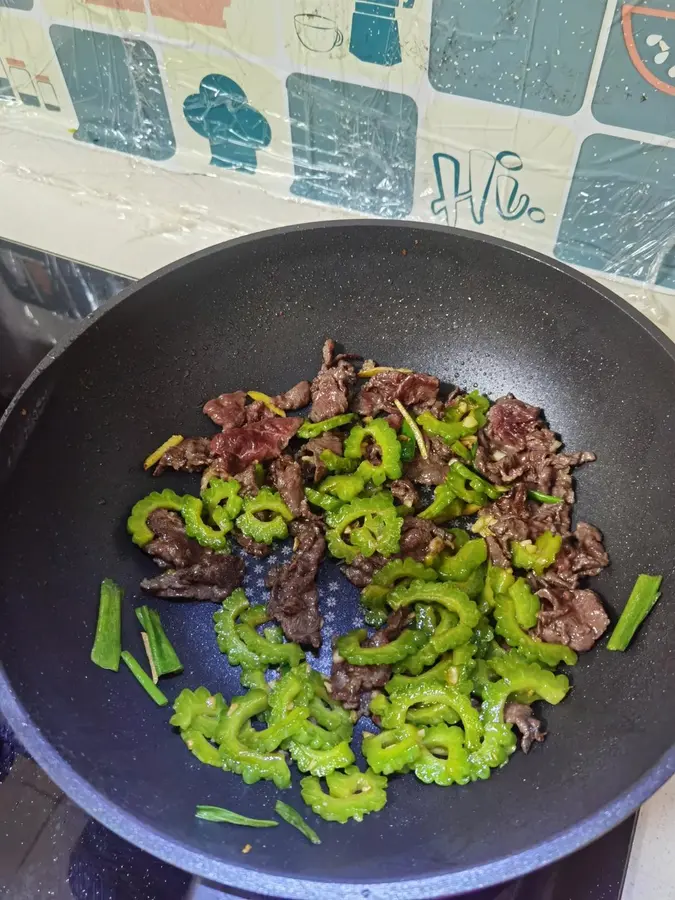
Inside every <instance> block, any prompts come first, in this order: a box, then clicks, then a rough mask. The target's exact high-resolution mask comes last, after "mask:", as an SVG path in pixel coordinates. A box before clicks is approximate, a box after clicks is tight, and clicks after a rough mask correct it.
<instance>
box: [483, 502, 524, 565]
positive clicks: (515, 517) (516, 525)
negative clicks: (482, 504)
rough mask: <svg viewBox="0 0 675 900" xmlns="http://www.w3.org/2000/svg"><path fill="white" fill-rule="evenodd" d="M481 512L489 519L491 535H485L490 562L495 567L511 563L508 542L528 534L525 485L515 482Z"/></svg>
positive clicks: (520, 539)
mask: <svg viewBox="0 0 675 900" xmlns="http://www.w3.org/2000/svg"><path fill="white" fill-rule="evenodd" d="M483 515H484V516H485V517H486V518H487V520H488V521H489V522H490V531H491V532H492V536H491V537H489V538H488V551H489V553H490V561H491V562H492V564H493V565H495V566H510V565H511V541H526V540H528V538H529V537H530V528H529V521H530V516H531V504H530V502H529V500H528V499H527V488H526V487H525V485H524V484H517V485H516V486H515V488H514V489H513V490H512V491H509V493H508V494H504V496H503V497H500V498H499V500H496V501H495V502H494V503H491V504H490V505H489V506H488V507H486V509H485V511H484V513H483Z"/></svg>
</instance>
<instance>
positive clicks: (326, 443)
mask: <svg viewBox="0 0 675 900" xmlns="http://www.w3.org/2000/svg"><path fill="white" fill-rule="evenodd" d="M324 450H330V451H331V452H332V453H335V455H336V456H342V437H341V436H340V435H339V434H337V432H335V431H327V432H326V433H325V434H320V435H319V437H316V438H311V440H309V441H307V443H306V444H303V445H302V447H301V448H300V450H298V452H297V454H296V459H297V460H298V462H299V463H300V465H301V466H302V471H303V475H304V476H305V478H306V479H307V480H308V481H312V482H313V483H314V484H318V483H319V482H320V481H323V479H324V478H325V477H326V475H327V474H328V469H327V468H326V465H325V463H324V462H323V461H322V459H321V454H322V453H323V451H324Z"/></svg>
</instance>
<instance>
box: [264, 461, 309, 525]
mask: <svg viewBox="0 0 675 900" xmlns="http://www.w3.org/2000/svg"><path fill="white" fill-rule="evenodd" d="M270 475H271V477H272V483H273V484H274V487H275V488H276V489H277V490H278V491H279V493H280V494H281V499H282V500H283V501H284V503H285V504H286V506H287V507H288V508H289V509H290V511H291V512H292V513H293V515H294V516H295V517H296V518H299V517H302V518H306V519H309V518H311V516H312V515H313V513H312V512H311V510H310V508H309V506H308V505H307V500H306V499H305V488H304V482H303V478H302V469H301V468H300V464H299V463H297V462H295V460H294V459H293V458H292V457H291V456H287V455H286V454H284V455H283V456H280V457H279V458H278V459H275V460H274V461H273V462H272V464H271V465H270Z"/></svg>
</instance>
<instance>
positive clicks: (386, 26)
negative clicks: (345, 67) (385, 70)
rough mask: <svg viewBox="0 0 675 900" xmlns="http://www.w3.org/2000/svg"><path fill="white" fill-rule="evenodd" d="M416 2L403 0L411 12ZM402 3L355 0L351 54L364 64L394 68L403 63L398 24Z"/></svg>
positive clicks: (404, 5)
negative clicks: (397, 15) (398, 14)
mask: <svg viewBox="0 0 675 900" xmlns="http://www.w3.org/2000/svg"><path fill="white" fill-rule="evenodd" d="M414 3H415V0H403V3H402V8H403V9H410V8H411V7H412V6H413V5H414ZM398 5H399V0H373V2H371V0H356V5H355V7H354V13H353V15H352V31H351V37H350V41H349V52H350V53H351V54H352V55H353V56H355V57H356V58H357V59H360V60H362V62H367V63H374V64H375V65H378V66H395V65H397V63H400V62H401V38H400V35H399V30H398V22H397V21H396V9H397V7H398Z"/></svg>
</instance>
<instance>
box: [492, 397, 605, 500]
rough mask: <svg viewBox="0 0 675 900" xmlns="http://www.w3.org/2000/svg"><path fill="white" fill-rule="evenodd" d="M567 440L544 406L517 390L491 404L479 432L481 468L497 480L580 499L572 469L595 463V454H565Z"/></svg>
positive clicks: (568, 498)
mask: <svg viewBox="0 0 675 900" xmlns="http://www.w3.org/2000/svg"><path fill="white" fill-rule="evenodd" d="M560 447H561V443H560V441H559V440H558V438H557V437H556V435H555V434H554V433H553V432H552V431H551V430H550V429H549V428H547V427H546V423H545V422H544V420H543V419H542V418H541V410H540V409H539V408H538V407H536V406H530V404H528V403H524V402H523V401H522V400H518V399H517V398H516V397H513V396H512V395H511V394H509V395H507V396H506V397H502V398H501V399H500V400H497V402H496V403H495V404H494V406H492V407H491V408H490V410H489V411H488V414H487V423H486V425H485V427H484V428H481V429H480V431H479V433H478V450H477V453H476V460H475V465H476V468H477V469H478V470H479V471H480V472H481V473H482V474H483V475H485V477H486V478H489V479H490V480H491V481H493V482H495V484H512V483H513V482H516V481H518V482H523V483H524V484H526V485H527V487H528V489H530V490H537V491H541V492H542V493H544V494H552V495H553V496H555V497H560V498H562V499H563V500H564V501H565V502H566V503H574V488H573V485H572V475H571V469H572V468H573V467H574V466H579V465H582V464H583V463H586V462H592V461H593V460H594V459H595V454H594V453H589V452H581V453H559V452H558V451H559V449H560Z"/></svg>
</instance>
